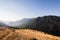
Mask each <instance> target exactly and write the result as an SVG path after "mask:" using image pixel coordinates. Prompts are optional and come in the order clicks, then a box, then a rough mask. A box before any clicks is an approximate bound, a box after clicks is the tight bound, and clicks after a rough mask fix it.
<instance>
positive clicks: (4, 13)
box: [0, 0, 60, 21]
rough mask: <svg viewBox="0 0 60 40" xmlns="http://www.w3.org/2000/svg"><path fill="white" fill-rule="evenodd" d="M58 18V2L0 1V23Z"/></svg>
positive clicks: (30, 0) (59, 13)
mask: <svg viewBox="0 0 60 40" xmlns="http://www.w3.org/2000/svg"><path fill="white" fill-rule="evenodd" d="M45 15H56V16H60V0H0V21H16V20H21V19H23V18H35V17H38V16H45Z"/></svg>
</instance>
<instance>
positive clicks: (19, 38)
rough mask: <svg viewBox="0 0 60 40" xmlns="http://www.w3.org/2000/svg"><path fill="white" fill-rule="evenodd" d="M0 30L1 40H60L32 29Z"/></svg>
mask: <svg viewBox="0 0 60 40" xmlns="http://www.w3.org/2000/svg"><path fill="white" fill-rule="evenodd" d="M14 30H15V31H13V30H12V29H8V28H1V29H0V40H33V38H36V39H37V40H60V37H56V36H52V35H49V34H46V33H44V32H40V31H36V30H31V29H14Z"/></svg>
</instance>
